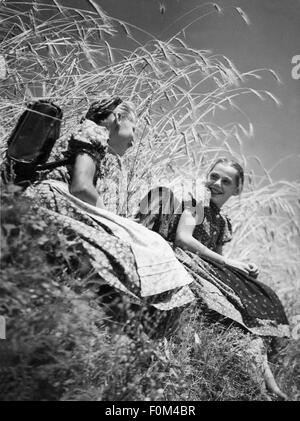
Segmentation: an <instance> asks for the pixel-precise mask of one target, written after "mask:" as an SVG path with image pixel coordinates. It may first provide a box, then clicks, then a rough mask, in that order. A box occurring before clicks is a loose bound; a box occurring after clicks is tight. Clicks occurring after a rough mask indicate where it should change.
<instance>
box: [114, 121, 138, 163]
mask: <svg viewBox="0 0 300 421" xmlns="http://www.w3.org/2000/svg"><path fill="white" fill-rule="evenodd" d="M114 116H115V119H114V120H113V121H112V122H111V125H110V128H109V131H110V135H109V142H108V145H109V147H110V149H111V150H112V151H113V152H114V153H116V154H118V155H119V156H123V155H124V154H125V152H126V151H127V149H128V148H130V147H131V146H132V145H133V140H134V132H135V120H134V119H131V118H121V116H120V115H119V114H116V115H114Z"/></svg>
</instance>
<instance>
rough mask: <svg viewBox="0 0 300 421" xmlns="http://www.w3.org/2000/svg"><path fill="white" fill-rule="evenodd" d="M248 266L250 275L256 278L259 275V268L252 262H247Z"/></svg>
mask: <svg viewBox="0 0 300 421" xmlns="http://www.w3.org/2000/svg"><path fill="white" fill-rule="evenodd" d="M248 268H249V274H250V276H252V277H253V278H255V279H256V278H257V277H258V275H259V269H258V267H257V266H256V264H254V263H248Z"/></svg>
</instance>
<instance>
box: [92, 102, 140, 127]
mask: <svg viewBox="0 0 300 421" xmlns="http://www.w3.org/2000/svg"><path fill="white" fill-rule="evenodd" d="M116 111H117V112H118V113H120V114H121V116H122V117H123V118H131V119H134V118H135V112H134V106H133V104H131V103H130V102H128V101H123V100H122V99H121V98H119V97H114V98H105V99H101V100H99V101H95V102H93V103H92V104H91V106H90V108H89V110H88V112H87V113H86V116H85V118H86V119H88V120H91V121H93V122H94V123H96V124H99V123H101V122H102V121H103V120H105V119H106V118H107V117H108V116H109V115H110V114H111V113H113V112H116Z"/></svg>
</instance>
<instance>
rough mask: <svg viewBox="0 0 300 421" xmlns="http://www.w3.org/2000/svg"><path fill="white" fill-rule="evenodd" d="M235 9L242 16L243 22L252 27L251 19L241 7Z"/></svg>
mask: <svg viewBox="0 0 300 421" xmlns="http://www.w3.org/2000/svg"><path fill="white" fill-rule="evenodd" d="M235 9H236V10H237V11H238V13H239V14H240V15H241V17H242V18H243V20H244V21H245V22H246V24H247V25H251V22H250V19H249V17H248V16H247V15H246V13H245V12H244V11H243V9H241V8H240V7H235Z"/></svg>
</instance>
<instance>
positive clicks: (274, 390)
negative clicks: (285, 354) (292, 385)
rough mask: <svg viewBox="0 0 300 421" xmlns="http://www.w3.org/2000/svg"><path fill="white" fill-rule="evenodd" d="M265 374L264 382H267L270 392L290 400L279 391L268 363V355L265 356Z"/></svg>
mask: <svg viewBox="0 0 300 421" xmlns="http://www.w3.org/2000/svg"><path fill="white" fill-rule="evenodd" d="M263 374H264V380H265V383H266V386H267V388H268V389H269V391H270V392H272V393H274V394H275V395H277V396H279V397H280V398H282V399H283V400H285V401H288V400H289V398H288V396H287V395H286V394H285V393H283V392H282V391H281V390H280V389H279V386H278V384H277V383H276V380H275V378H274V375H273V373H272V371H271V368H270V366H269V363H268V358H267V355H264V361H263Z"/></svg>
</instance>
